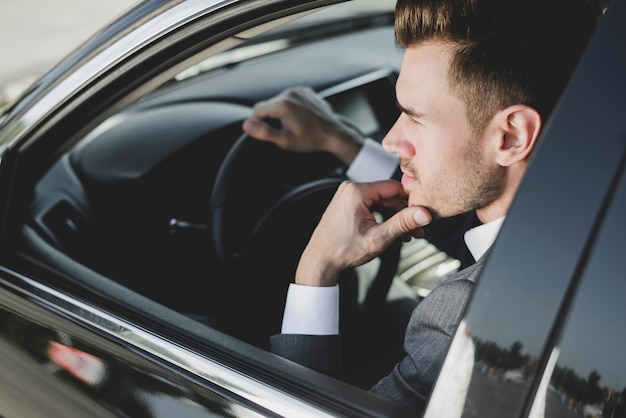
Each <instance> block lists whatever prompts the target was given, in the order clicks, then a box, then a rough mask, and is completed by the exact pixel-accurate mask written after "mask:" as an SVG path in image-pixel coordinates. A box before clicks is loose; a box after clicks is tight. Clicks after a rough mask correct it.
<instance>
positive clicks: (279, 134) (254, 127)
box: [242, 119, 284, 145]
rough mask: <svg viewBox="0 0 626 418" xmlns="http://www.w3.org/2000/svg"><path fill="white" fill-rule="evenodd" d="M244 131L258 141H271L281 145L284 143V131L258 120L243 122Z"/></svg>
mask: <svg viewBox="0 0 626 418" xmlns="http://www.w3.org/2000/svg"><path fill="white" fill-rule="evenodd" d="M242 129H243V131H244V132H245V133H246V134H248V135H250V136H251V137H253V138H256V139H260V140H263V141H271V142H274V143H276V144H279V145H280V143H282V142H283V141H284V131H283V130H282V129H277V128H274V127H272V126H271V125H269V124H267V123H265V122H263V121H260V120H257V119H246V120H245V121H244V122H243V125H242Z"/></svg>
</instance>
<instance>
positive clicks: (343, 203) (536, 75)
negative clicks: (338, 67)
mask: <svg viewBox="0 0 626 418" xmlns="http://www.w3.org/2000/svg"><path fill="white" fill-rule="evenodd" d="M596 18H597V16H596V14H595V13H594V8H592V7H588V4H587V3H585V1H584V0H558V1H545V0H532V1H531V0H527V1H514V0H482V1H481V0H462V1H454V0H440V1H426V0H424V1H421V0H399V1H398V3H397V6H396V16H395V28H396V41H397V43H398V44H399V45H400V46H401V47H403V48H404V50H405V53H404V58H403V62H402V67H401V71H400V75H399V78H398V81H397V85H396V95H397V103H398V106H399V108H400V111H401V115H400V116H399V118H398V120H397V121H396V123H395V124H394V126H393V127H392V128H391V130H390V131H389V132H388V134H387V135H386V137H385V138H384V140H383V147H384V148H385V150H386V151H388V152H389V153H391V154H395V155H393V156H392V157H390V158H388V160H389V161H391V162H389V161H388V163H387V165H386V166H385V164H382V166H381V167H387V168H383V169H381V171H380V172H379V173H378V174H376V175H375V176H374V178H371V179H366V180H367V181H366V182H355V181H347V182H344V183H343V184H342V185H341V186H340V187H339V189H338V190H337V193H336V194H335V197H334V198H333V200H332V201H331V203H330V204H329V206H328V208H327V209H326V211H325V213H324V215H323V216H322V219H321V220H320V223H319V225H318V226H317V228H316V230H315V231H314V233H313V235H312V237H311V239H310V241H309V243H308V245H307V247H306V248H305V250H304V252H303V254H302V256H301V259H300V262H299V265H298V268H297V271H296V277H295V283H294V284H292V285H291V286H290V288H289V292H288V296H287V302H286V306H285V313H284V318H283V324H282V332H281V334H279V335H275V336H273V337H272V341H271V345H272V351H274V352H275V353H277V354H279V355H282V356H284V357H287V358H289V359H292V360H294V361H296V362H299V363H302V364H304V365H306V366H308V367H311V368H313V369H316V370H319V371H322V372H324V373H328V374H331V375H335V376H341V368H342V362H341V352H340V345H339V343H340V339H339V335H338V287H337V279H338V277H339V274H340V273H341V271H343V270H344V269H346V268H349V267H353V266H357V265H360V264H363V263H365V262H367V261H369V260H371V259H372V258H374V257H376V256H377V255H379V254H380V253H381V252H382V251H383V250H384V249H385V248H387V247H388V246H389V245H390V244H391V243H392V242H393V241H394V240H396V239H398V238H402V237H404V238H406V237H409V236H411V235H413V236H421V234H422V229H421V228H422V227H424V226H425V225H427V224H428V223H429V222H431V220H432V219H439V218H448V217H453V216H456V215H459V214H463V213H467V212H474V213H475V214H476V216H477V217H478V219H479V220H480V221H481V223H482V225H480V226H478V227H475V228H473V229H470V230H469V231H467V232H466V233H465V243H466V244H467V246H468V248H469V250H470V252H471V254H472V256H473V258H474V260H475V263H473V264H472V265H470V266H469V267H467V268H465V269H463V270H461V271H459V272H457V273H455V274H453V275H452V276H451V277H449V278H448V279H447V280H446V281H445V282H444V283H442V284H441V285H440V286H438V287H437V288H435V289H434V290H433V291H432V292H431V293H430V295H429V296H428V297H426V298H425V299H424V300H423V301H422V302H420V303H419V305H418V306H417V308H416V309H415V310H414V312H413V314H412V316H411V319H410V322H409V325H408V327H407V330H406V333H405V341H404V349H405V352H406V356H405V357H404V358H403V359H402V361H400V362H399V363H398V364H397V365H396V366H395V367H394V369H393V370H390V373H389V375H387V376H386V377H384V378H383V379H381V380H380V381H379V382H378V383H377V384H376V385H375V386H374V387H373V388H372V389H371V391H372V392H374V393H376V394H378V395H380V396H383V397H386V398H389V399H391V400H394V401H397V402H399V403H401V404H404V405H407V406H411V407H415V408H418V409H422V408H423V407H424V405H425V403H426V400H427V399H428V396H429V394H430V391H431V389H432V387H433V384H434V381H435V379H436V377H437V374H438V372H439V370H440V368H441V365H442V363H443V360H444V357H445V354H446V352H447V349H448V347H449V344H450V341H451V338H452V336H453V335H454V332H455V330H456V328H457V326H458V325H459V322H460V320H461V317H462V314H463V310H464V308H465V305H466V303H467V301H468V299H469V297H470V295H471V292H472V289H473V287H474V284H475V281H476V278H477V276H478V274H479V272H480V270H481V268H482V266H483V264H484V262H485V259H486V257H485V254H486V253H487V252H488V249H489V248H490V246H491V244H492V243H493V241H494V240H495V238H496V235H497V233H498V231H499V229H500V227H501V225H502V222H503V221H504V218H505V215H506V213H507V211H508V209H509V207H510V205H511V202H512V201H513V198H514V195H515V192H516V191H517V189H518V187H519V185H520V183H521V181H522V178H523V175H524V173H525V171H526V168H527V166H528V164H529V159H530V156H531V155H532V151H533V149H534V148H535V147H536V145H537V139H538V137H539V133H540V130H541V128H542V126H543V124H544V121H545V120H547V118H548V116H549V114H550V112H551V111H552V109H553V107H554V105H555V103H556V101H557V99H558V97H559V95H560V93H561V91H562V90H563V88H564V86H565V84H566V82H567V80H568V79H569V77H570V75H571V73H572V70H573V69H574V67H575V64H576V62H577V61H578V58H579V56H580V53H581V52H582V50H583V49H584V46H585V45H586V42H587V40H588V38H589V36H590V34H591V32H592V29H593V27H594V25H595V22H596ZM268 117H271V118H278V119H280V120H281V122H282V128H280V129H276V128H272V127H271V126H269V125H267V124H265V123H264V122H263V121H262V119H263V118H268ZM244 130H245V131H246V132H247V133H248V134H250V135H252V136H253V137H256V138H258V139H261V140H269V141H272V142H275V143H277V144H279V145H281V146H283V147H284V148H288V149H292V150H299V151H302V152H307V151H313V150H327V151H330V152H332V153H334V154H336V155H337V156H338V157H340V158H341V159H342V160H343V161H345V162H346V163H349V164H350V163H352V166H351V170H352V169H353V167H355V165H357V163H359V161H361V162H365V166H366V167H368V168H369V167H373V166H376V167H379V164H378V163H373V162H371V161H372V160H370V156H371V153H372V152H373V153H374V154H375V153H376V152H377V151H376V145H375V144H372V143H371V142H370V141H365V142H364V141H363V140H362V139H361V138H360V137H359V135H358V133H356V131H354V130H352V129H351V128H349V127H347V126H345V125H343V124H341V123H340V122H338V121H337V119H336V118H335V117H334V115H333V113H332V110H331V109H330V107H329V106H328V105H327V103H325V102H323V101H322V100H321V99H319V98H317V97H316V96H315V95H314V94H312V92H310V91H308V90H306V89H295V90H290V91H287V92H285V93H283V94H281V95H279V96H278V97H276V98H273V99H271V100H269V101H267V102H263V103H259V104H258V105H257V106H255V108H254V118H252V119H250V120H248V121H246V122H245V123H244ZM363 144H365V145H363ZM396 158H399V165H400V169H401V171H402V173H403V174H402V179H401V182H397V181H395V180H379V181H370V180H377V179H379V178H384V177H387V178H388V177H390V176H391V173H392V172H393V171H394V169H395V164H396V163H397V159H396ZM383 159H384V158H383ZM348 174H350V172H349V173H348ZM378 205H385V206H389V207H393V208H397V212H396V213H395V215H393V216H392V217H390V218H389V219H388V220H386V221H385V222H382V223H378V222H377V221H376V219H375V218H374V217H373V215H372V214H371V208H372V207H374V206H378ZM405 205H407V206H406V207H404V206H405ZM537 216H540V214H537Z"/></svg>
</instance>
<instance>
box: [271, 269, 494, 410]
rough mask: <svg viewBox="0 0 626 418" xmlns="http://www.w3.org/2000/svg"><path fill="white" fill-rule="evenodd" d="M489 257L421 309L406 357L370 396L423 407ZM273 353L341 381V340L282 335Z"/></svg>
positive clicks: (414, 318)
mask: <svg viewBox="0 0 626 418" xmlns="http://www.w3.org/2000/svg"><path fill="white" fill-rule="evenodd" d="M485 258H486V257H482V258H481V259H480V260H479V261H478V262H476V263H474V264H472V265H471V266H469V267H467V268H466V269H464V270H461V271H459V272H457V273H455V274H453V275H452V276H450V277H449V278H448V279H446V280H445V281H444V282H443V283H442V284H440V285H439V286H437V287H436V288H435V289H434V290H433V291H432V292H431V293H430V294H429V295H428V296H427V297H426V298H424V300H422V301H421V302H420V303H419V304H418V305H417V307H416V308H415V310H414V311H413V313H412V314H411V318H410V320H409V324H408V326H407V329H406V332H405V336H404V351H405V354H406V355H405V356H404V358H403V359H402V360H401V361H400V362H399V363H397V364H396V365H395V367H394V368H393V370H392V371H391V372H390V373H389V375H387V376H385V377H384V378H382V379H381V380H380V381H379V382H378V383H377V384H376V385H374V387H372V388H371V389H370V392H373V393H375V394H377V395H379V396H381V397H384V398H387V399H390V400H392V401H394V402H397V403H400V404H402V405H406V406H409V407H412V408H416V409H419V410H423V409H424V408H425V405H426V401H427V400H428V396H429V395H430V392H431V390H432V388H433V385H434V383H435V379H436V378H437V375H438V373H439V371H440V369H441V366H442V364H443V361H444V359H445V356H446V353H447V351H448V348H449V346H450V343H451V341H452V337H453V336H454V333H455V331H456V328H457V327H458V325H459V323H460V321H461V319H462V318H461V317H462V315H463V312H464V310H465V306H466V304H467V302H468V300H469V298H470V296H471V293H472V290H473V288H474V284H475V281H476V277H477V276H478V274H479V272H480V270H481V269H482V266H483V264H484V260H485ZM270 349H271V351H272V352H273V353H276V354H278V355H280V356H282V357H285V358H287V359H290V360H292V361H295V362H297V363H299V364H302V365H304V366H307V367H309V368H311V369H314V370H317V371H319V372H322V373H325V374H328V375H331V376H334V377H338V378H341V376H342V373H343V371H342V368H343V367H342V361H341V344H340V338H339V335H326V336H315V335H296V334H278V335H274V336H272V337H271V338H270Z"/></svg>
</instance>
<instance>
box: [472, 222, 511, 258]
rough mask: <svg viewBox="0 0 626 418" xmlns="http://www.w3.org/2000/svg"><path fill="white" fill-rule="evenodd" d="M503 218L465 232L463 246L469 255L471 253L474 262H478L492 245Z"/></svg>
mask: <svg viewBox="0 0 626 418" xmlns="http://www.w3.org/2000/svg"><path fill="white" fill-rule="evenodd" d="M504 218H505V217H504V216H503V217H501V218H498V219H496V220H495V221H491V222H488V223H486V224H482V225H479V226H477V227H474V228H472V229H469V230H467V231H466V232H465V235H464V239H465V245H467V248H468V249H469V250H470V253H472V257H474V260H476V261H478V259H480V257H482V256H483V255H484V254H485V253H486V252H487V250H488V249H489V247H491V245H492V244H493V243H494V241H495V240H496V237H497V236H498V232H500V227H502V222H504Z"/></svg>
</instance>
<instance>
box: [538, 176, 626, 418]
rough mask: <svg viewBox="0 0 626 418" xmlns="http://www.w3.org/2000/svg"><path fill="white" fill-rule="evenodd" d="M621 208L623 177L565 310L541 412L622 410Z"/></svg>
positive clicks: (625, 203) (624, 227) (625, 230)
mask: <svg viewBox="0 0 626 418" xmlns="http://www.w3.org/2000/svg"><path fill="white" fill-rule="evenodd" d="M624 213H626V181H625V179H624V178H622V182H621V186H620V188H619V190H618V191H617V193H616V194H615V196H614V202H613V205H612V206H611V208H610V210H609V211H608V213H607V216H606V219H605V220H604V222H603V225H602V227H601V229H600V231H599V234H598V239H597V242H596V244H595V245H594V248H593V250H592V253H591V257H590V260H589V263H588V264H587V266H586V268H585V269H584V271H583V272H582V281H581V283H580V285H579V288H578V291H577V292H576V297H575V298H574V301H573V305H572V307H571V309H570V311H569V314H568V316H567V320H566V326H565V328H564V331H563V336H562V338H561V342H560V344H559V345H560V350H559V352H558V360H557V362H556V366H555V368H554V372H553V373H552V379H551V381H550V386H549V390H548V394H547V402H546V417H570V416H571V417H575V416H581V415H584V416H586V417H587V416H595V417H600V416H603V417H624V416H626V362H625V361H624V353H626V333H625V332H624V324H623V320H624V318H626V280H625V276H624V270H625V268H626V263H625V259H624V245H623V240H624V235H625V234H626V219H625V218H624V216H623V214H624Z"/></svg>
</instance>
